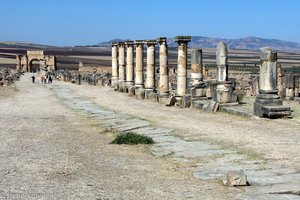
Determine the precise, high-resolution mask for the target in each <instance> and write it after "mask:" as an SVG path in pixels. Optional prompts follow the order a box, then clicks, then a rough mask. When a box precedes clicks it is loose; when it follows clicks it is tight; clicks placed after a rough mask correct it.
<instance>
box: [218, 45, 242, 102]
mask: <svg viewBox="0 0 300 200" xmlns="http://www.w3.org/2000/svg"><path fill="white" fill-rule="evenodd" d="M227 58H228V50H227V45H226V44H225V43H224V42H223V41H222V42H219V43H218V46H217V52H216V61H217V83H216V85H215V87H214V95H213V98H214V100H215V101H217V102H218V103H219V104H223V105H224V104H228V103H231V104H232V103H234V104H237V95H236V92H235V88H234V84H233V82H232V81H229V80H228V59H227Z"/></svg>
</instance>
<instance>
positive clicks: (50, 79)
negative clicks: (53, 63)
mask: <svg viewBox="0 0 300 200" xmlns="http://www.w3.org/2000/svg"><path fill="white" fill-rule="evenodd" d="M48 83H52V77H51V75H49V77H48Z"/></svg>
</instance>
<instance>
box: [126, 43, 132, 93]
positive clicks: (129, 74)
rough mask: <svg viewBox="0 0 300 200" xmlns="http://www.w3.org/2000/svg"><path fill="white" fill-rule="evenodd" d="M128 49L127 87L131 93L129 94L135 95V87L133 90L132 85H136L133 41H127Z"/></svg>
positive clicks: (127, 90)
mask: <svg viewBox="0 0 300 200" xmlns="http://www.w3.org/2000/svg"><path fill="white" fill-rule="evenodd" d="M125 45H126V48H127V51H126V81H125V87H126V92H128V93H129V95H134V89H133V90H132V87H133V86H134V80H133V76H134V74H133V45H134V43H133V41H126V42H125Z"/></svg>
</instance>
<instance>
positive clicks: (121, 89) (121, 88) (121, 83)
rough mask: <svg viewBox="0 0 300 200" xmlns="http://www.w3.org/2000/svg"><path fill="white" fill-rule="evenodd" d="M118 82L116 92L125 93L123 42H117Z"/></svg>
mask: <svg viewBox="0 0 300 200" xmlns="http://www.w3.org/2000/svg"><path fill="white" fill-rule="evenodd" d="M118 46H119V80H118V85H119V86H118V91H119V92H126V86H125V76H126V75H125V44H124V42H119V43H118Z"/></svg>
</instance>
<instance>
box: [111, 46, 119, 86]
mask: <svg viewBox="0 0 300 200" xmlns="http://www.w3.org/2000/svg"><path fill="white" fill-rule="evenodd" d="M111 60H112V63H111V76H112V78H111V87H112V88H114V90H118V76H119V75H118V43H113V44H112V48H111Z"/></svg>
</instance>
